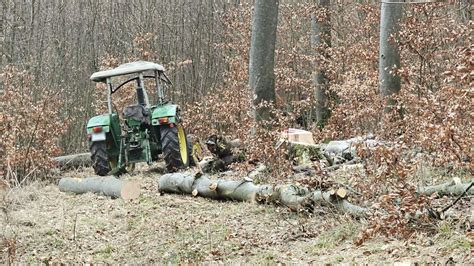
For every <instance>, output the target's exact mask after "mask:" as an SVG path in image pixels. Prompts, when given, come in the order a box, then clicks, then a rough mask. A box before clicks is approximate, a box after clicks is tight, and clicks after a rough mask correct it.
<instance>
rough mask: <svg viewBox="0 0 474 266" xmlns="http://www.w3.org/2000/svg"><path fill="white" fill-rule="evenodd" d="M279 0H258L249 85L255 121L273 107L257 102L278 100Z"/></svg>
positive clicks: (251, 46) (263, 116)
mask: <svg viewBox="0 0 474 266" xmlns="http://www.w3.org/2000/svg"><path fill="white" fill-rule="evenodd" d="M277 24H278V0H256V1H255V13H254V16H253V23H252V39H251V45H250V62H249V84H250V88H251V89H252V90H253V92H254V94H255V96H254V101H253V104H254V107H255V111H254V112H255V113H254V117H255V120H256V121H264V120H268V119H269V118H270V110H269V108H267V107H259V106H258V105H259V104H260V103H262V102H264V101H267V102H272V103H273V102H274V101H275V73H274V72H273V71H274V65H275V42H276V31H277Z"/></svg>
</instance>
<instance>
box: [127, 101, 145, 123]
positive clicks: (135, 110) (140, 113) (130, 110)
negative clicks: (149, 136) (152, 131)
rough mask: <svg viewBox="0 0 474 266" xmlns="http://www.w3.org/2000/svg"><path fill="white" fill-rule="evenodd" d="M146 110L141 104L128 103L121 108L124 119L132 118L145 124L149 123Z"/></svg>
mask: <svg viewBox="0 0 474 266" xmlns="http://www.w3.org/2000/svg"><path fill="white" fill-rule="evenodd" d="M148 115H149V114H148V111H147V110H146V109H145V107H143V105H139V104H137V105H130V106H127V107H125V109H123V116H124V117H125V119H129V118H133V119H134V120H137V121H140V122H142V123H145V124H149V119H148Z"/></svg>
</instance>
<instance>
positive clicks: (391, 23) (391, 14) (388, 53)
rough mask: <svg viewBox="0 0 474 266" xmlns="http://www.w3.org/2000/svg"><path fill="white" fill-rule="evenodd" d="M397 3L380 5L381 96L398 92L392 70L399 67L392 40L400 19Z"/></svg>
mask: <svg viewBox="0 0 474 266" xmlns="http://www.w3.org/2000/svg"><path fill="white" fill-rule="evenodd" d="M398 2H399V1H398V0H385V1H383V2H382V4H381V14H380V45H379V84H380V93H381V94H382V95H383V96H388V95H391V94H393V93H397V92H399V91H400V77H399V76H398V75H395V74H394V73H393V70H395V69H398V68H399V67H400V53H399V49H398V45H397V43H396V42H395V41H394V40H393V39H392V37H395V38H396V36H397V34H398V30H399V26H398V23H399V20H400V19H401V17H402V4H400V3H398Z"/></svg>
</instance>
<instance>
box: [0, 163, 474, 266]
mask: <svg viewBox="0 0 474 266" xmlns="http://www.w3.org/2000/svg"><path fill="white" fill-rule="evenodd" d="M146 169H148V168H146V167H145V168H143V169H142V168H139V169H138V170H137V173H135V174H134V175H133V176H125V177H124V178H126V179H134V180H137V179H138V180H141V187H142V194H141V196H140V197H139V198H138V199H136V200H133V201H124V200H122V199H110V198H107V197H104V196H99V195H95V194H90V193H88V194H84V195H74V194H67V193H62V192H60V191H59V190H58V187H57V185H56V184H57V182H53V183H49V184H40V183H33V184H30V185H27V186H24V187H22V188H15V189H13V190H12V191H11V192H10V193H9V196H8V200H7V201H6V202H7V204H5V206H4V207H3V210H4V211H3V213H2V214H1V215H2V217H1V220H0V222H1V223H2V224H1V227H0V230H1V233H2V237H3V244H1V242H0V252H3V253H2V256H1V257H0V263H2V262H3V263H5V262H7V261H8V259H10V260H11V261H13V262H15V263H21V264H24V263H40V262H44V263H66V262H69V263H71V262H79V263H93V264H97V263H120V264H122V263H131V264H139V263H140V264H142V263H180V262H220V263H228V262H241V263H252V264H263V263H279V262H280V263H311V262H317V263H360V264H365V263H370V264H379V263H383V264H387V263H396V262H403V263H422V262H436V263H441V264H445V263H449V262H455V263H456V264H465V265H468V264H470V265H473V264H474V258H473V256H472V254H473V251H474V239H472V229H469V228H466V222H465V221H466V219H468V220H467V221H468V225H467V226H468V227H471V225H470V224H469V221H472V217H473V216H474V214H473V212H474V210H473V207H472V206H473V204H472V203H473V202H474V198H472V197H471V198H469V197H468V198H465V199H463V200H462V202H461V204H458V205H457V206H456V207H455V210H454V212H455V215H454V216H453V217H454V218H453V219H451V220H449V221H441V222H439V223H437V224H432V225H427V226H429V227H430V228H431V230H428V231H427V230H420V231H422V232H423V233H421V232H420V233H418V234H414V235H412V236H411V237H410V238H409V239H404V240H397V239H387V238H381V237H377V238H374V239H371V240H369V241H367V242H365V243H364V244H363V245H361V246H356V245H355V244H354V243H353V241H354V239H356V238H357V235H358V233H359V232H360V230H361V228H363V227H364V221H358V220H355V219H353V218H351V217H348V216H346V215H344V214H341V213H336V212H334V211H332V210H331V209H329V208H324V209H321V210H317V211H316V212H315V213H313V214H311V215H309V214H307V213H295V212H290V211H288V210H287V209H286V208H284V207H281V206H274V205H259V204H251V203H242V202H223V201H213V200H208V199H204V198H199V197H196V198H193V197H192V196H187V195H171V194H166V195H159V193H158V190H157V182H156V180H157V177H158V176H159V175H160V174H159V173H157V172H156V171H149V170H146ZM92 174H93V173H92V171H91V170H89V169H84V170H80V171H73V172H69V173H65V174H63V175H62V176H76V177H77V176H87V175H92ZM449 201H451V199H449ZM471 224H472V223H471ZM0 240H1V239H0ZM2 260H3V261H2Z"/></svg>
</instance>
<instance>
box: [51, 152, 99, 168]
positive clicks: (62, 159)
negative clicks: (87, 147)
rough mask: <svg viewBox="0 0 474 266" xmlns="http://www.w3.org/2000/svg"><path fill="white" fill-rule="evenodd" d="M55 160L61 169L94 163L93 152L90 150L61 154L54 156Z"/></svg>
mask: <svg viewBox="0 0 474 266" xmlns="http://www.w3.org/2000/svg"><path fill="white" fill-rule="evenodd" d="M53 160H54V161H56V162H57V163H58V166H59V168H60V169H71V168H78V167H82V166H91V165H92V160H91V154H90V153H89V152H86V153H78V154H71V155H65V156H59V157H55V158H53Z"/></svg>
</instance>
